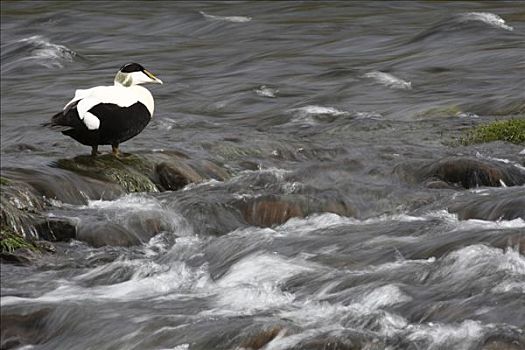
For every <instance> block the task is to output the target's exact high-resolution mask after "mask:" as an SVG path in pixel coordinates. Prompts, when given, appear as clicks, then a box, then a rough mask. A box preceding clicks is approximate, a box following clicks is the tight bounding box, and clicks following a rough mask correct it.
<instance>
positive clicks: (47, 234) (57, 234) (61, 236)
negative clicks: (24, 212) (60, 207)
mask: <svg viewBox="0 0 525 350" xmlns="http://www.w3.org/2000/svg"><path fill="white" fill-rule="evenodd" d="M35 229H36V231H37V232H38V234H39V236H40V237H41V238H43V239H45V240H48V241H52V242H67V241H69V240H71V239H76V238H77V226H76V223H75V222H73V221H72V220H71V219H67V218H46V219H45V220H44V221H42V222H40V223H38V224H36V225H35Z"/></svg>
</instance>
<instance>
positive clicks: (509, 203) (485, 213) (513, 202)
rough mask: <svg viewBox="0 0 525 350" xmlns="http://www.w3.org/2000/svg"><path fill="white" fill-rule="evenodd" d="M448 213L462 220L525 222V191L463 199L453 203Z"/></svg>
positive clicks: (496, 193)
mask: <svg viewBox="0 0 525 350" xmlns="http://www.w3.org/2000/svg"><path fill="white" fill-rule="evenodd" d="M448 211H449V212H451V213H455V214H457V215H458V218H459V219H460V220H469V219H480V220H492V221H496V220H514V219H518V218H522V219H523V220H525V190H516V189H513V190H512V191H504V192H495V193H491V194H490V196H479V197H477V198H470V199H461V200H457V201H456V202H455V203H452V204H451V205H450V206H449V207H448Z"/></svg>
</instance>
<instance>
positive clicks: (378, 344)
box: [290, 331, 386, 350]
mask: <svg viewBox="0 0 525 350" xmlns="http://www.w3.org/2000/svg"><path fill="white" fill-rule="evenodd" d="M346 333H348V334H344V335H343V334H341V335H332V334H321V335H318V336H316V337H315V338H313V339H306V340H303V341H300V342H299V343H297V344H295V345H294V346H292V347H290V350H318V349H330V350H332V349H333V350H362V349H368V350H383V349H385V348H386V344H385V343H384V342H383V341H381V340H380V339H368V338H371V337H370V336H364V335H363V334H360V333H358V332H351V331H347V332H346Z"/></svg>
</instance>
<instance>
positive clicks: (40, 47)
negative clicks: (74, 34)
mask: <svg viewBox="0 0 525 350" xmlns="http://www.w3.org/2000/svg"><path fill="white" fill-rule="evenodd" d="M18 42H22V43H29V44H31V45H32V46H33V49H32V50H31V56H29V57H26V58H24V59H23V60H27V59H34V60H36V61H37V62H38V63H39V64H42V65H43V66H46V67H48V68H62V67H63V65H62V62H63V61H67V62H73V57H74V56H75V55H76V52H75V51H73V50H71V49H69V48H67V47H66V46H63V45H58V44H54V43H52V42H50V41H49V40H48V39H46V38H44V37H43V36H41V35H33V36H30V37H28V38H24V39H20V40H19V41H18Z"/></svg>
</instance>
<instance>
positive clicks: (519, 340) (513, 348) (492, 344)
mask: <svg viewBox="0 0 525 350" xmlns="http://www.w3.org/2000/svg"><path fill="white" fill-rule="evenodd" d="M499 333H500V334H496V335H492V336H489V337H488V338H487V339H486V340H485V342H484V344H483V347H481V350H522V349H525V335H524V334H523V333H521V334H519V333H518V332H515V331H510V332H508V331H507V332H505V331H503V332H502V331H500V332H499Z"/></svg>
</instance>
